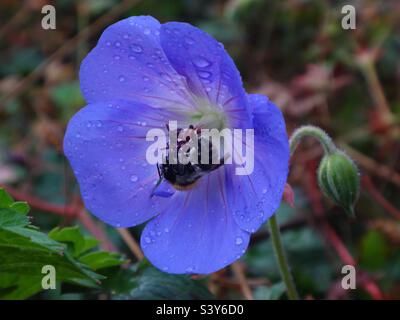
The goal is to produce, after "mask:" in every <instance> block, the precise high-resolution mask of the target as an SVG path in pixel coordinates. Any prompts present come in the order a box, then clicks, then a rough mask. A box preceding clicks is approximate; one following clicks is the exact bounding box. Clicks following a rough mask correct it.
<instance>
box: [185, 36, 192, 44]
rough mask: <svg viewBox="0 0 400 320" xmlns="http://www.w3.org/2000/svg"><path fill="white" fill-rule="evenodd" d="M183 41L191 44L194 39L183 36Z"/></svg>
mask: <svg viewBox="0 0 400 320" xmlns="http://www.w3.org/2000/svg"><path fill="white" fill-rule="evenodd" d="M185 42H186V43H187V44H193V43H194V40H193V38H191V37H185Z"/></svg>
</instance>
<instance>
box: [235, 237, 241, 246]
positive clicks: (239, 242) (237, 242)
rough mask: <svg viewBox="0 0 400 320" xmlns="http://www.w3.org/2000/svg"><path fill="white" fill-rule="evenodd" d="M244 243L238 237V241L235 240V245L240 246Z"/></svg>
mask: <svg viewBox="0 0 400 320" xmlns="http://www.w3.org/2000/svg"><path fill="white" fill-rule="evenodd" d="M242 243H243V239H242V238H241V237H237V238H236V240H235V244H236V245H238V246H239V245H241V244H242Z"/></svg>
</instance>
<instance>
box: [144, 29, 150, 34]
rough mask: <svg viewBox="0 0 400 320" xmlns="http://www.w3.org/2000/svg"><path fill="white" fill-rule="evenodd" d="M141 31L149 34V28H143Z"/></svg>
mask: <svg viewBox="0 0 400 320" xmlns="http://www.w3.org/2000/svg"><path fill="white" fill-rule="evenodd" d="M143 33H144V34H145V35H146V36H147V35H148V34H150V29H149V28H145V29H144V30H143Z"/></svg>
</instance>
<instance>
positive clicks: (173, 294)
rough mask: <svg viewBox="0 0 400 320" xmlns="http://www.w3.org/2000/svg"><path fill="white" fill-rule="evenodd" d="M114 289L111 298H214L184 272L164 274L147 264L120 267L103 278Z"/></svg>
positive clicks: (197, 281) (205, 288)
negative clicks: (107, 277) (114, 274)
mask: <svg viewBox="0 0 400 320" xmlns="http://www.w3.org/2000/svg"><path fill="white" fill-rule="evenodd" d="M107 281H108V284H109V285H110V282H111V281H112V284H111V285H110V287H112V290H113V291H115V292H114V294H113V298H114V299H139V300H147V299H149V300H161V299H169V300H209V299H214V297H213V295H212V294H211V293H210V292H209V291H208V289H207V287H206V286H205V285H204V284H203V283H202V282H201V281H200V280H193V279H191V278H190V277H189V276H186V275H174V274H167V273H163V272H161V271H159V270H158V269H156V268H154V267H151V266H143V267H134V268H133V269H132V268H131V269H128V270H120V274H119V276H118V277H117V276H116V277H113V279H110V280H107Z"/></svg>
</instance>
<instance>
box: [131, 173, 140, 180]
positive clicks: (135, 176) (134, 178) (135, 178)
mask: <svg viewBox="0 0 400 320" xmlns="http://www.w3.org/2000/svg"><path fill="white" fill-rule="evenodd" d="M138 179H139V178H138V176H137V175H134V174H133V175H131V181H132V182H136V181H138Z"/></svg>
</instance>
